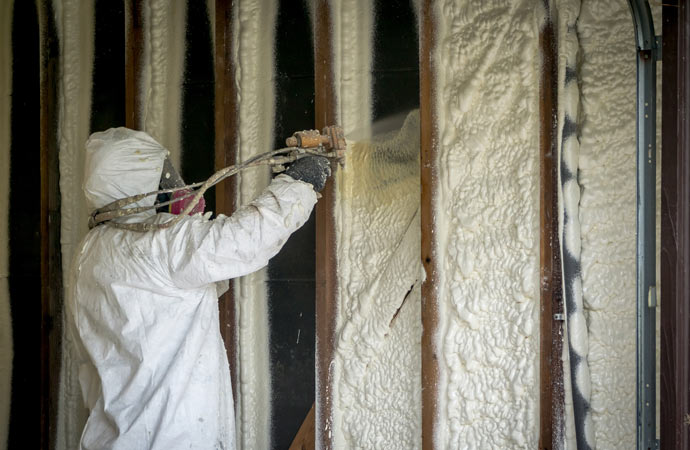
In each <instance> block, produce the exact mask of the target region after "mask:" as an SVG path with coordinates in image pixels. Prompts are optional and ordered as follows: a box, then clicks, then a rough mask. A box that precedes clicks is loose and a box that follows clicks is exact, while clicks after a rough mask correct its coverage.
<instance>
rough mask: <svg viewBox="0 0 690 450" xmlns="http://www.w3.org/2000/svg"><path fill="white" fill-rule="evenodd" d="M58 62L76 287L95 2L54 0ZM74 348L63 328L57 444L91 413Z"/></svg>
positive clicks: (70, 437) (74, 439)
mask: <svg viewBox="0 0 690 450" xmlns="http://www.w3.org/2000/svg"><path fill="white" fill-rule="evenodd" d="M53 9H54V11H55V25H56V29H57V34H58V36H57V37H58V42H59V49H60V58H59V63H58V66H59V67H58V83H57V84H58V86H57V90H58V93H57V94H58V145H59V164H60V196H61V202H60V204H61V211H60V216H61V229H60V243H61V245H62V267H63V274H64V277H63V278H64V289H65V292H69V289H70V286H72V282H71V277H70V268H71V265H72V264H71V263H72V258H73V256H74V255H73V252H74V249H75V248H76V246H77V245H78V244H79V242H80V241H81V239H82V237H83V236H84V235H85V234H86V231H87V221H86V218H87V217H88V213H89V212H88V210H87V207H86V202H85V199H84V194H83V192H82V188H81V186H82V178H83V172H84V143H85V142H86V139H87V138H88V136H89V123H90V114H91V74H92V66H93V26H94V25H93V23H94V22H93V2H92V1H88V0H83V1H80V0H55V1H53ZM74 354H75V353H74V347H73V344H72V341H71V339H70V336H69V335H68V334H67V333H63V337H62V360H61V365H62V367H61V374H60V388H59V398H58V402H59V406H58V423H57V448H58V449H60V450H62V449H64V450H69V449H74V448H78V447H79V437H80V436H81V431H82V429H83V427H84V423H85V422H86V418H87V415H88V413H87V411H86V409H85V408H84V404H83V401H82V399H81V390H80V388H79V381H78V378H77V376H78V374H77V370H78V369H77V367H76V365H75V364H74Z"/></svg>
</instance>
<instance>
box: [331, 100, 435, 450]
mask: <svg viewBox="0 0 690 450" xmlns="http://www.w3.org/2000/svg"><path fill="white" fill-rule="evenodd" d="M348 152H349V154H348V157H347V161H346V164H347V165H346V167H345V170H343V171H342V172H341V173H340V175H339V178H338V183H337V189H338V192H337V201H336V205H337V206H336V218H337V237H336V241H337V248H338V252H337V253H338V281H339V289H340V292H339V293H338V308H337V325H336V335H337V338H336V342H335V358H334V364H333V373H334V376H333V380H334V388H333V397H334V400H333V408H334V417H333V419H334V420H333V424H334V425H333V432H334V434H333V443H334V448H418V447H420V445H421V378H420V376H419V374H420V373H421V359H420V351H421V347H420V343H421V332H422V328H421V316H420V314H421V305H420V299H421V291H420V286H421V281H422V279H423V278H422V269H421V262H420V260H419V254H420V251H421V250H420V235H421V233H420V215H419V195H420V192H419V112H418V111H414V112H412V113H410V115H409V116H408V117H407V119H406V120H405V123H404V124H403V126H402V128H401V129H400V130H396V131H392V132H390V133H387V134H385V135H382V136H375V137H373V138H372V140H371V141H364V142H355V143H354V144H353V145H351V146H350V148H349V150H348Z"/></svg>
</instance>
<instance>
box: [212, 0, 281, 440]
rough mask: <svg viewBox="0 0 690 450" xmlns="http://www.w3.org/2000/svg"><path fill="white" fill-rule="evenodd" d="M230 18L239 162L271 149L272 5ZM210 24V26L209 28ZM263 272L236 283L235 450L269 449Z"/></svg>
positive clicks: (262, 174)
mask: <svg viewBox="0 0 690 450" xmlns="http://www.w3.org/2000/svg"><path fill="white" fill-rule="evenodd" d="M234 8H235V11H234V14H233V18H234V23H233V33H235V36H234V42H235V45H236V47H235V48H234V49H233V58H234V63H235V77H236V79H235V81H236V83H237V85H238V88H239V98H238V109H239V124H238V129H239V135H238V141H239V148H238V159H239V160H241V161H244V160H246V159H248V158H249V157H251V156H253V155H255V154H257V153H263V152H267V151H269V150H272V149H273V110H274V82H273V71H274V69H273V67H274V61H273V40H274V29H275V20H276V11H277V9H278V8H277V5H276V3H275V1H273V0H271V1H258V0H255V1H245V2H236V3H235V5H234ZM214 22H215V21H212V22H211V23H214ZM268 182H269V175H268V172H266V171H265V170H261V169H259V170H251V171H247V172H244V173H242V174H241V175H240V178H239V180H238V200H239V204H246V203H248V202H250V201H251V200H252V199H253V198H254V197H255V196H256V195H258V194H259V193H260V192H261V191H262V190H263V188H264V187H265V186H266V185H268ZM265 280H266V269H263V270H260V271H258V272H255V273H253V274H251V275H248V276H246V277H242V278H240V279H238V280H237V281H236V282H235V283H234V286H235V298H236V299H237V302H236V308H237V310H236V312H237V318H238V319H237V320H238V331H237V338H238V347H237V351H238V357H239V361H238V370H239V380H238V384H237V395H238V398H237V399H235V411H236V424H235V427H236V430H237V437H236V440H237V446H238V448H244V449H249V448H270V436H271V433H270V427H271V423H270V420H271V380H270V375H269V374H270V371H269V352H268V339H269V336H268V333H269V331H268V330H269V327H268V303H267V302H268V293H267V291H266V286H265Z"/></svg>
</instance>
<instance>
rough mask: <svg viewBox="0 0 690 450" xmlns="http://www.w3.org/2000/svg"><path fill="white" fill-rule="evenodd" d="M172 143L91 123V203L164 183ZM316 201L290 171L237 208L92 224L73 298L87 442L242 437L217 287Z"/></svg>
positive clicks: (269, 252) (264, 251)
mask: <svg viewBox="0 0 690 450" xmlns="http://www.w3.org/2000/svg"><path fill="white" fill-rule="evenodd" d="M166 154H167V152H166V150H165V149H164V148H163V147H161V146H160V145H159V144H158V143H157V142H156V141H155V140H153V139H152V138H151V137H150V136H148V135H147V134H146V133H143V132H134V131H131V130H128V129H125V128H118V129H110V130H108V131H105V132H102V133H95V134H93V135H92V136H91V137H90V138H89V141H88V142H87V155H86V174H85V180H86V181H85V183H84V191H85V193H86V197H87V200H88V201H89V203H90V206H91V207H92V208H98V207H102V206H104V205H106V204H107V203H110V202H111V201H113V200H116V199H118V198H122V197H127V196H130V195H133V194H137V193H141V192H150V191H153V190H156V189H157V186H158V182H159V179H160V175H161V168H162V166H163V159H164V158H165V156H166ZM153 201H154V197H149V198H148V199H147V200H145V201H142V202H140V204H139V205H144V204H148V205H151V204H153ZM315 203H316V193H315V192H314V190H313V189H312V186H311V185H310V184H308V183H304V182H302V181H295V180H293V179H292V178H290V177H289V176H287V175H280V176H278V177H277V178H275V179H274V180H273V182H272V183H271V184H270V185H269V186H268V187H267V188H266V190H265V191H264V192H263V193H262V194H261V195H260V196H259V197H258V198H257V199H256V200H255V201H253V202H252V203H251V204H250V205H248V206H244V207H242V208H240V209H239V210H238V211H237V212H236V213H235V214H233V215H232V216H231V217H225V216H222V215H220V216H218V218H216V219H215V220H210V221H209V220H207V219H205V218H204V217H203V216H202V215H201V214H197V215H195V216H187V217H185V218H184V219H183V220H182V221H181V222H180V223H179V224H177V225H175V226H174V227H171V228H169V229H163V230H158V231H154V232H147V233H139V232H132V231H125V230H121V229H117V228H114V227H111V226H109V225H101V226H98V227H96V228H94V229H92V230H91V231H90V232H89V233H88V234H87V236H86V237H85V238H84V241H83V242H82V245H81V251H80V252H78V253H77V254H76V256H75V262H74V268H73V274H74V275H73V276H75V279H74V280H73V281H74V282H73V284H72V285H73V288H72V292H70V293H68V300H67V308H66V312H67V322H68V326H69V327H70V331H71V332H72V333H73V336H74V340H75V342H76V343H77V353H78V354H79V355H80V358H81V359H80V362H79V380H80V384H81V387H82V393H83V396H84V401H85V403H86V406H87V408H89V410H90V415H89V419H88V421H87V423H86V427H85V429H84V432H83V434H82V437H81V448H83V449H95V448H109V449H128V450H130V449H161V450H163V449H165V450H169V449H183V448H184V449H189V448H193V449H231V448H234V447H235V442H234V430H235V427H234V411H233V399H232V389H231V386H230V372H229V368H228V361H227V357H226V353H225V348H224V345H223V341H222V339H221V335H220V329H219V321H218V296H219V295H220V294H221V293H222V292H224V291H225V290H226V289H227V282H225V280H227V279H229V278H234V277H239V276H242V275H245V274H248V273H251V272H253V271H255V270H258V269H260V268H262V267H264V266H265V265H266V264H267V263H268V260H269V259H270V258H271V257H273V256H274V255H275V254H276V253H278V251H279V250H280V248H281V247H282V246H283V244H284V243H285V241H286V240H287V238H288V237H289V236H290V234H291V233H292V232H293V231H295V230H296V229H298V228H299V227H300V226H302V224H304V222H305V221H306V220H307V219H308V217H309V214H310V212H311V210H312V208H313V206H314V204H315ZM168 218H170V215H169V214H157V215H156V214H154V213H150V214H144V215H139V216H138V217H136V218H133V219H129V220H137V221H141V220H148V221H162V220H165V219H168ZM223 285H224V286H225V287H224V288H223V287H221V286H223Z"/></svg>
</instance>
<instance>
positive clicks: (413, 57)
mask: <svg viewBox="0 0 690 450" xmlns="http://www.w3.org/2000/svg"><path fill="white" fill-rule="evenodd" d="M411 3H412V2H411V1H410V0H377V1H376V4H375V7H374V8H375V11H376V20H375V22H374V61H373V65H374V67H373V74H372V80H373V84H374V86H373V92H374V95H373V114H372V115H373V120H374V121H377V120H379V119H383V118H386V117H389V116H391V115H395V114H398V113H403V112H407V111H410V110H412V109H415V108H419V51H418V46H419V40H418V35H417V18H416V15H415V12H414V10H413V9H412V4H411Z"/></svg>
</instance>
